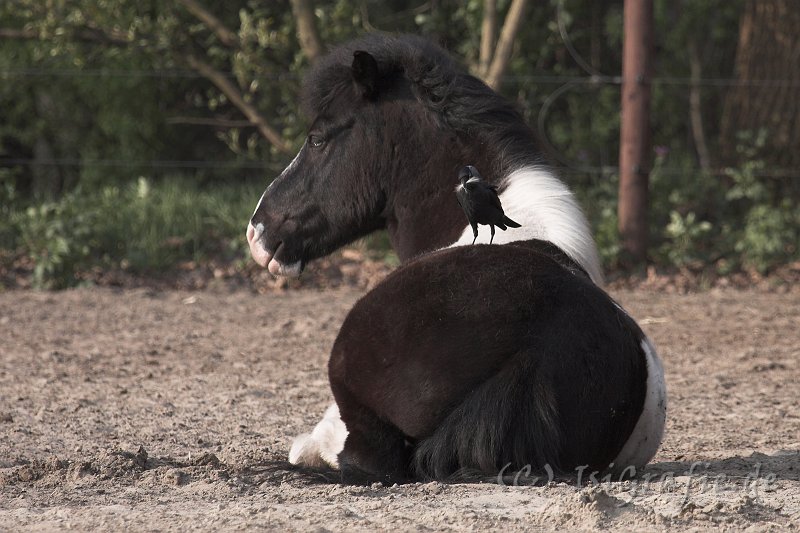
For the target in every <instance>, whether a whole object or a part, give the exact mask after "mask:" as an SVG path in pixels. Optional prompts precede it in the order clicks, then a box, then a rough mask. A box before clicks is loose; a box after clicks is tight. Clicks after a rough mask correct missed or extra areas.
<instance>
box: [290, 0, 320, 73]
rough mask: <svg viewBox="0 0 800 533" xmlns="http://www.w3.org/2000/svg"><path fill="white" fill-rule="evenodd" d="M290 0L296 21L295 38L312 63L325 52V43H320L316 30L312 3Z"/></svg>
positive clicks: (304, 0) (309, 1)
mask: <svg viewBox="0 0 800 533" xmlns="http://www.w3.org/2000/svg"><path fill="white" fill-rule="evenodd" d="M291 2H292V12H293V13H294V18H295V20H296V21H297V40H298V41H299V42H300V48H302V50H303V53H304V54H305V56H306V57H307V58H308V60H309V62H311V63H313V62H314V61H316V60H317V58H318V57H319V56H321V55H322V54H324V53H325V45H324V44H322V39H321V38H320V36H319V32H318V31H317V23H316V15H314V5H313V4H312V2H311V0H291Z"/></svg>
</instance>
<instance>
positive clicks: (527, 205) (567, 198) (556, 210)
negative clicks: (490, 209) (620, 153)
mask: <svg viewBox="0 0 800 533" xmlns="http://www.w3.org/2000/svg"><path fill="white" fill-rule="evenodd" d="M499 188H500V189H501V190H502V191H503V192H502V193H500V202H501V203H502V204H503V211H505V214H506V215H507V216H508V218H510V219H511V220H513V221H515V222H518V223H520V224H521V225H522V227H520V228H509V229H508V230H506V231H497V232H496V233H495V236H494V241H493V243H494V244H507V243H509V242H514V241H525V240H529V239H541V240H545V241H550V242H552V243H553V244H554V245H556V246H557V247H558V248H560V249H561V250H562V251H563V252H564V253H566V254H567V255H568V256H569V257H570V258H572V259H573V260H574V261H575V262H577V263H578V264H579V265H580V266H581V267H583V269H584V270H586V272H587V273H588V274H589V277H590V278H591V279H592V281H594V282H595V283H596V284H597V285H602V284H603V273H602V270H601V268H600V256H599V255H598V253H597V248H596V247H595V244H594V238H593V237H592V232H591V230H590V229H589V223H588V221H587V220H586V217H585V216H584V214H583V211H581V208H580V206H578V202H577V201H576V200H575V196H574V195H573V194H572V192H571V191H570V190H569V189H568V188H567V186H566V185H565V184H564V183H562V182H561V181H560V180H559V179H558V178H556V177H555V176H553V174H552V173H551V172H549V171H548V170H546V169H543V168H536V167H526V168H523V169H520V170H515V171H514V172H512V173H511V174H509V175H508V176H507V177H506V178H505V179H504V180H503V181H502V182H501V184H500V187H499ZM489 237H490V231H489V227H488V226H479V227H478V240H477V241H475V243H476V244H489ZM472 238H473V234H472V228H471V227H470V226H469V225H466V226H465V227H464V231H463V233H462V234H461V237H459V238H458V240H457V241H456V242H454V243H453V244H451V245H450V246H462V245H469V244H472Z"/></svg>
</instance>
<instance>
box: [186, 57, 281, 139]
mask: <svg viewBox="0 0 800 533" xmlns="http://www.w3.org/2000/svg"><path fill="white" fill-rule="evenodd" d="M185 58H186V62H187V63H188V64H189V66H190V67H191V68H192V69H194V70H196V71H197V72H198V73H200V74H201V75H202V76H203V77H204V78H206V79H208V80H209V81H210V82H211V83H213V84H214V85H215V86H216V87H217V89H219V90H220V91H222V93H223V94H224V95H225V96H227V97H228V100H230V101H231V103H232V104H233V105H234V106H236V108H237V109H238V110H239V111H240V112H241V113H242V114H243V115H244V116H245V117H247V120H249V121H250V123H251V124H253V125H254V126H255V127H256V128H257V129H258V132H259V133H260V134H261V135H262V136H263V137H264V138H265V139H266V140H268V141H269V142H270V143H272V144H273V145H274V146H275V147H276V148H277V149H278V150H280V151H281V152H284V153H286V152H288V151H289V145H288V144H287V143H286V142H284V140H283V139H282V138H281V136H280V134H279V133H278V132H277V131H275V130H274V129H273V128H272V127H271V126H270V125H269V124H268V123H267V120H266V119H265V118H264V117H263V116H261V113H259V112H258V110H257V109H256V108H255V107H254V106H253V105H252V104H250V103H248V102H247V101H245V99H244V97H243V96H242V93H241V92H240V91H239V88H238V87H236V85H234V84H233V83H232V82H231V80H230V79H228V78H227V77H226V76H225V75H224V74H223V73H222V72H220V71H218V70H217V69H215V68H214V67H213V66H211V65H209V64H208V63H206V62H205V61H202V60H200V59H198V58H196V57H195V56H193V55H191V54H189V55H187V56H185Z"/></svg>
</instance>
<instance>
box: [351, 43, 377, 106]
mask: <svg viewBox="0 0 800 533" xmlns="http://www.w3.org/2000/svg"><path fill="white" fill-rule="evenodd" d="M353 79H354V80H356V83H357V84H358V85H359V86H360V87H361V90H362V94H363V95H364V96H365V97H367V98H372V97H373V96H375V95H376V94H377V92H378V62H377V61H375V58H374V57H372V56H371V55H370V54H369V53H368V52H364V51H363V50H356V51H355V52H353Z"/></svg>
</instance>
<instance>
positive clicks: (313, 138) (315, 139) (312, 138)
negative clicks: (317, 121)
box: [308, 135, 325, 148]
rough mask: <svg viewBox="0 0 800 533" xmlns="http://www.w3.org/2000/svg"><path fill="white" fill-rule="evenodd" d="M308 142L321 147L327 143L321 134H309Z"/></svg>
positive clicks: (315, 146)
mask: <svg viewBox="0 0 800 533" xmlns="http://www.w3.org/2000/svg"><path fill="white" fill-rule="evenodd" d="M308 144H310V145H311V146H312V147H314V148H319V147H320V146H322V145H323V144H325V140H324V139H323V138H322V137H321V136H319V135H309V136H308Z"/></svg>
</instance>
